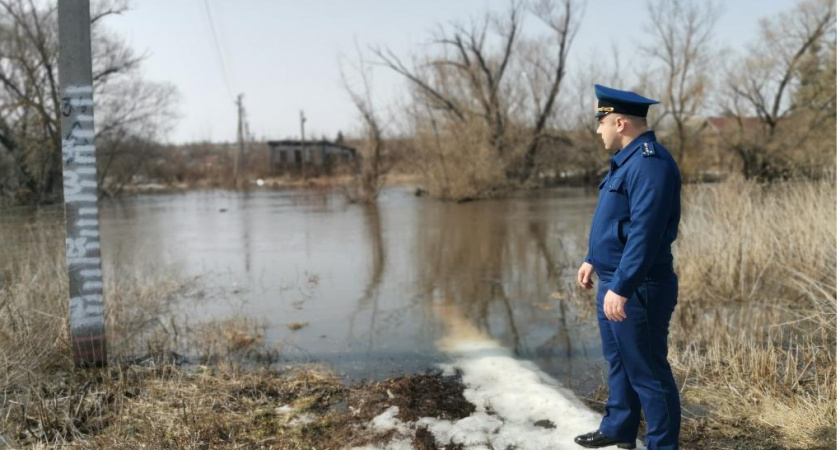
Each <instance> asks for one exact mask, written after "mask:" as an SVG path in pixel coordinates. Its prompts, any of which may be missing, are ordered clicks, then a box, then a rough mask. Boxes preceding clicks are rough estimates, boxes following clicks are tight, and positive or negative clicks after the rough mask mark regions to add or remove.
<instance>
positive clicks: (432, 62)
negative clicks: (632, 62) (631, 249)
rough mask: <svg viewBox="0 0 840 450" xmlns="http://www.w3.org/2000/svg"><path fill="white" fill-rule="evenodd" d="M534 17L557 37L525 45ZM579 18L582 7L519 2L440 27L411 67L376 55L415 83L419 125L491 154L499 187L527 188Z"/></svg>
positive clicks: (384, 52)
mask: <svg viewBox="0 0 840 450" xmlns="http://www.w3.org/2000/svg"><path fill="white" fill-rule="evenodd" d="M527 12H531V13H532V14H533V15H534V16H535V17H536V18H537V19H538V20H539V21H540V22H541V23H542V24H543V25H544V26H546V27H547V28H548V29H549V30H550V32H551V33H550V36H549V37H545V36H543V37H542V38H541V39H540V40H539V43H537V42H536V41H534V40H533V39H531V40H529V39H526V37H525V36H524V35H523V21H524V15H525V14H526V13H527ZM579 16H580V11H579V10H578V8H577V6H576V1H575V0H563V1H561V2H559V3H558V2H554V1H550V0H540V1H536V2H532V3H525V2H523V1H515V2H512V3H511V6H510V8H509V9H508V10H507V11H506V12H505V13H504V14H494V13H487V14H485V15H484V16H483V17H482V18H481V19H477V20H472V21H471V22H469V23H468V24H463V23H453V24H450V25H448V26H443V25H441V26H440V27H439V28H438V29H437V31H436V32H435V33H434V34H433V36H432V44H433V48H434V49H435V50H434V51H433V52H430V53H429V54H426V55H423V56H421V57H419V58H417V59H415V60H414V62H413V64H412V65H411V66H409V65H408V64H407V63H406V62H405V61H403V60H402V59H400V58H399V57H398V56H397V55H396V54H394V53H393V52H392V51H390V50H388V49H383V48H376V49H374V50H373V53H374V54H375V56H376V58H377V61H378V62H379V63H380V64H382V65H384V66H386V67H388V68H390V69H391V70H393V71H394V72H396V73H398V74H400V75H402V76H403V77H404V78H405V79H406V80H408V82H409V83H410V85H411V86H412V88H413V99H414V100H415V101H417V102H420V103H421V104H422V105H423V107H421V108H414V109H413V113H412V114H413V117H414V118H415V119H425V120H427V121H429V122H431V124H432V126H431V127H430V128H431V129H432V130H434V132H435V135H436V136H437V138H436V139H438V140H440V141H444V142H446V141H455V142H458V143H459V145H464V144H468V145H473V146H486V147H487V148H488V150H489V151H490V152H492V155H486V157H485V159H489V158H495V159H496V160H498V161H500V164H501V171H500V172H501V174H502V177H503V180H497V183H499V182H516V183H522V182H525V181H527V180H529V179H530V178H531V177H532V176H533V175H534V173H535V160H536V155H537V151H538V148H539V146H540V143H541V140H542V139H544V138H545V137H546V133H545V132H546V129H547V128H548V125H549V121H550V119H551V117H552V115H553V114H554V111H555V108H556V100H557V94H558V92H559V91H560V86H561V83H562V81H563V79H564V77H565V75H566V59H567V57H568V54H569V49H570V46H571V44H572V41H573V40H574V36H575V32H576V31H577V28H578V21H579ZM548 51H550V52H553V54H546V52H548ZM418 112H420V114H418ZM416 126H418V125H415V127H416ZM475 136H479V137H480V139H478V140H476V139H475ZM474 159H475V158H474ZM474 178H476V179H478V178H482V177H481V176H480V175H478V174H476V175H475V176H474ZM489 178H491V177H484V179H485V181H486V180H487V179H489ZM492 187H493V186H490V188H491V189H492ZM479 190H480V189H479ZM478 195H481V194H480V193H479V194H478Z"/></svg>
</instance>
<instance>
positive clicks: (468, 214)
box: [415, 200, 572, 359]
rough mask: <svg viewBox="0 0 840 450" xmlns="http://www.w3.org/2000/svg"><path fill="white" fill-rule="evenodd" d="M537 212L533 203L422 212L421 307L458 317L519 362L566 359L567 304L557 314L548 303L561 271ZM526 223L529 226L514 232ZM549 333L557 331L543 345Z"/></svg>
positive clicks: (544, 219) (544, 217)
mask: <svg viewBox="0 0 840 450" xmlns="http://www.w3.org/2000/svg"><path fill="white" fill-rule="evenodd" d="M541 206H543V205H542V204H541V202H535V201H534V200H529V201H521V200H505V201H488V202H478V203H473V204H468V205H455V204H446V205H440V204H430V203H423V204H421V205H419V208H420V214H419V215H418V216H419V219H418V220H419V222H420V223H419V224H418V227H417V228H418V239H417V244H416V251H415V254H416V258H417V270H418V280H419V284H420V285H419V290H420V291H421V292H422V293H423V300H424V304H425V305H438V306H444V307H445V308H443V309H440V308H439V309H438V310H443V311H460V313H461V314H463V315H464V316H465V317H466V318H467V320H469V321H471V322H472V323H473V325H475V326H476V327H477V328H478V329H480V330H481V331H484V332H487V333H488V334H490V335H491V336H494V337H496V338H497V339H500V340H501V341H503V342H506V343H509V344H510V345H511V346H512V347H513V349H514V352H515V353H516V354H517V355H518V356H523V357H524V356H529V354H532V353H536V356H538V357H546V358H551V359H553V358H556V357H558V356H559V357H561V358H563V359H570V358H571V357H572V339H571V336H570V335H569V330H568V325H569V323H568V320H569V318H568V317H567V309H566V305H562V304H561V305H560V309H559V315H558V312H557V311H558V310H557V306H556V305H555V303H557V301H556V300H550V299H549V295H550V294H551V292H553V291H555V290H556V288H557V287H558V286H559V284H560V283H561V282H562V278H561V277H560V276H561V273H560V272H561V270H562V269H563V268H564V267H565V265H566V264H564V263H563V262H560V261H558V260H557V259H556V257H555V255H554V254H553V252H552V250H551V248H552V247H551V246H550V245H549V227H548V225H547V224H548V223H549V222H548V221H550V220H552V217H551V214H552V213H550V212H547V211H546V210H545V209H544V208H542V207H541ZM518 217H524V218H525V219H524V220H516V219H517V218H518ZM523 221H524V222H525V223H527V226H526V227H521V226H517V225H518V224H521V223H522V222H523ZM559 242H560V241H559V239H555V240H552V241H551V243H552V244H557V243H559ZM555 317H556V321H555V320H554V318H555ZM552 324H553V325H552ZM540 326H541V327H543V328H542V330H541V331H540V332H537V330H536V328H537V327H540ZM546 326H552V327H553V329H554V334H553V335H551V336H549V337H547V338H546V336H545V331H546V328H545V327H546ZM500 327H501V328H500ZM531 336H533V337H531ZM529 341H532V342H529ZM532 356H533V355H532Z"/></svg>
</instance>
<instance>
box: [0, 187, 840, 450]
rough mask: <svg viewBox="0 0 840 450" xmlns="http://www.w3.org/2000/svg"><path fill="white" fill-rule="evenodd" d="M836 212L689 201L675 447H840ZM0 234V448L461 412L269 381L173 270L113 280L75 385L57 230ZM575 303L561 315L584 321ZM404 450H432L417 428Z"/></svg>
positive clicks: (252, 333)
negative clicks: (95, 364)
mask: <svg viewBox="0 0 840 450" xmlns="http://www.w3.org/2000/svg"><path fill="white" fill-rule="evenodd" d="M835 202H836V197H835V188H834V185H833V183H828V182H823V183H790V184H785V185H781V184H780V185H758V184H753V183H746V182H740V181H730V182H726V183H721V184H716V185H707V186H700V185H697V186H688V187H686V192H685V194H684V203H685V207H684V218H683V222H682V225H681V230H680V237H679V239H678V241H677V247H676V248H675V253H676V258H677V265H678V267H677V269H678V272H679V275H680V288H681V294H680V304H679V306H678V309H677V311H676V313H675V317H674V320H673V322H672V324H673V325H672V341H671V343H672V348H671V354H670V359H671V363H672V365H673V367H674V370H675V373H676V374H677V377H678V381H679V384H680V387H681V390H682V398H683V399H684V404H685V406H686V409H685V410H684V411H683V413H684V416H685V420H684V427H683V448H685V449H698V450H699V449H704V450H705V449H727V448H741V449H753V448H779V449H782V448H793V449H803V450H804V449H815V448H834V447H835V444H836V443H835V442H834V437H835V423H836V409H835V403H836V387H835V386H836V370H835V367H836V366H835V361H836V359H835V352H836V341H835V335H836V334H835V333H836V289H835V284H836V271H835V268H836V253H835V249H836V231H835V223H836V208H835V204H836V203H835ZM7 226H10V225H4V223H3V222H0V233H4V234H5V235H13V236H15V237H14V239H16V240H19V241H23V242H27V243H28V244H27V245H25V246H23V247H22V250H21V251H20V254H19V255H16V256H15V257H14V258H9V259H10V260H11V259H13V260H14V261H15V262H14V264H13V265H11V264H10V265H8V266H4V267H0V275H2V277H1V278H2V284H1V286H2V287H0V349H2V359H0V382H2V396H1V397H0V448H2V442H3V440H5V441H7V442H9V443H10V445H11V446H12V447H14V448H17V447H24V446H33V447H38V446H41V447H44V448H46V447H53V446H57V445H62V444H65V443H69V444H75V445H80V446H83V447H85V448H143V447H145V448H166V447H170V448H283V449H310V448H319V449H333V448H346V447H352V446H364V445H377V444H379V443H384V442H389V440H390V439H391V433H392V432H391V431H383V430H379V429H376V428H372V427H371V425H370V424H371V420H372V419H373V418H374V417H376V416H378V415H380V414H381V413H383V412H384V411H386V410H387V409H388V408H389V406H393V405H398V406H399V408H400V410H399V411H400V412H399V414H400V416H401V417H400V418H401V419H402V421H404V422H408V421H414V420H416V419H417V418H419V417H441V418H446V419H450V420H451V419H458V418H462V417H466V416H467V415H469V414H470V413H471V412H472V409H471V405H470V403H469V402H467V401H466V400H464V397H463V389H464V386H463V385H462V384H461V382H460V380H459V379H458V378H457V377H443V376H425V375H417V376H411V377H404V378H398V379H391V380H386V381H384V382H381V383H373V382H371V383H363V384H359V385H353V386H348V385H345V384H343V383H342V382H341V380H339V379H337V378H336V377H335V376H333V375H331V374H329V373H328V372H326V371H325V370H323V369H321V368H316V367H294V368H286V369H279V370H278V369H276V367H277V366H276V365H275V366H274V367H275V370H269V369H268V368H267V366H268V364H267V363H272V362H276V361H277V358H278V355H279V354H280V352H282V349H281V348H277V347H275V346H268V345H266V344H265V343H264V342H263V338H262V337H263V336H264V335H265V329H264V327H265V325H264V324H263V323H260V322H257V321H253V320H250V319H247V318H244V317H233V318H229V319H225V320H215V321H214V320H207V321H200V320H196V319H195V318H191V317H189V316H185V315H182V314H181V312H182V308H181V306H183V305H184V303H185V302H201V301H202V299H203V298H208V297H212V296H215V295H223V294H224V293H217V292H208V291H206V289H205V288H204V287H202V285H203V283H202V280H201V279H190V278H185V277H183V276H181V275H179V274H178V273H177V271H173V270H167V271H165V274H164V275H161V273H164V272H161V271H156V272H152V271H149V272H146V273H145V274H144V272H143V271H140V272H137V271H136V267H123V268H120V267H117V268H114V269H113V270H115V271H117V272H119V274H120V276H118V277H115V276H111V277H106V282H107V284H106V295H107V298H108V311H107V326H108V333H109V346H110V353H111V355H112V356H113V358H114V359H113V361H112V364H111V366H110V367H109V368H107V369H103V370H77V369H75V368H74V367H73V366H72V362H71V361H70V360H69V355H70V352H69V348H68V340H69V337H68V334H67V323H66V317H67V316H68V311H67V301H66V298H65V295H66V290H67V280H66V272H65V267H64V263H63V256H62V255H60V254H56V252H55V251H54V249H55V248H56V247H57V246H58V247H60V246H62V242H63V233H62V229H61V222H60V221H59V220H56V221H55V224H54V226H51V227H46V228H45V227H44V226H43V223H40V222H39V223H33V224H31V225H26V226H23V227H21V226H20V225H19V224H16V225H15V226H14V228H13V229H12V228H4V227H7ZM128 269H131V270H128ZM575 292H576V295H569V296H568V298H575V299H577V300H569V301H581V302H586V304H588V305H590V307H591V298H590V297H588V296H586V295H580V292H577V291H575ZM189 304H193V303H189ZM184 348H189V349H192V350H193V353H194V354H195V357H194V358H193V359H192V360H191V362H190V363H185V361H184V360H183V358H181V357H180V356H179V354H181V353H182V349H184ZM242 362H246V363H248V367H250V369H248V370H245V369H244V368H243V367H244V366H243V365H242V364H240V363H242ZM264 363H265V364H264ZM603 396H604V392H603V391H601V393H600V397H599V398H600V399H601V400H603V398H604V397H603ZM596 400H597V399H596ZM591 406H593V407H594V408H596V409H600V408H602V406H603V405H602V404H601V403H598V402H597V401H595V402H591ZM411 445H412V446H413V447H414V448H418V449H426V448H437V447H436V446H437V445H438V444H435V442H434V438H432V437H431V435H430V434H429V433H428V431H423V429H422V428H419V429H418V430H417V433H416V435H413V436H412V437H411ZM449 448H458V447H457V446H450V447H449Z"/></svg>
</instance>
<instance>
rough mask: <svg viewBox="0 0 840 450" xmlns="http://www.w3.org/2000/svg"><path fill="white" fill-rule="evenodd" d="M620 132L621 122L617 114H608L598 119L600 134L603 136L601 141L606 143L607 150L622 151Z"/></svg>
mask: <svg viewBox="0 0 840 450" xmlns="http://www.w3.org/2000/svg"><path fill="white" fill-rule="evenodd" d="M618 131H619V120H618V116H616V115H615V114H607V115H606V116H603V117H601V118H600V119H598V134H600V135H601V140H603V141H604V147H606V149H607V150H611V151H616V150H621V139H620V136H619V134H618Z"/></svg>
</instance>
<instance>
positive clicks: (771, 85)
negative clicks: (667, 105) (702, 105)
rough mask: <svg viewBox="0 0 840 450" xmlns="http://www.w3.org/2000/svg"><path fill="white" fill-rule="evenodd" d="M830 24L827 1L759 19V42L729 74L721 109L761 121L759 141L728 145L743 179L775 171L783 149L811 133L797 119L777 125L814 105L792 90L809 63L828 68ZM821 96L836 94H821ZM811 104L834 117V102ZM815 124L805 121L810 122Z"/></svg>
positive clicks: (832, 8)
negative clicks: (784, 126)
mask: <svg viewBox="0 0 840 450" xmlns="http://www.w3.org/2000/svg"><path fill="white" fill-rule="evenodd" d="M836 22H837V16H836V5H835V3H834V1H833V0H805V1H803V2H801V3H800V4H798V5H797V6H796V7H795V8H794V9H793V10H792V11H790V12H785V13H783V14H780V15H778V16H776V17H774V18H772V19H768V20H763V21H762V22H761V36H760V38H761V39H760V42H759V43H756V44H755V45H752V46H751V47H750V49H749V51H748V54H747V55H745V57H744V58H742V60H741V62H740V63H739V64H738V65H737V66H736V67H735V69H734V70H733V71H732V72H731V73H730V74H729V76H728V79H729V80H730V81H729V83H728V86H727V87H728V89H729V92H730V93H731V95H730V98H731V100H730V101H729V102H728V104H726V105H725V109H726V112H727V113H728V114H730V115H733V116H736V117H744V116H745V115H753V116H755V117H757V118H758V120H759V121H760V122H761V125H762V126H761V130H762V132H761V134H760V136H758V138H759V139H756V140H753V141H747V142H745V141H743V140H739V141H737V142H736V143H735V145H733V146H732V147H731V150H732V151H733V152H734V153H735V154H736V155H737V156H738V157H739V158H740V159H741V162H742V168H743V169H742V170H743V175H744V176H745V177H748V178H752V177H764V178H772V177H775V176H778V175H780V172H783V171H784V170H783V166H784V164H785V163H784V161H782V160H783V159H785V158H786V155H785V153H784V152H786V151H788V150H790V149H795V148H796V147H797V146H798V145H800V144H801V143H802V140H803V139H805V138H807V137H808V134H809V133H810V132H811V131H812V128H811V126H801V125H802V124H801V123H799V124H797V126H791V127H788V129H787V130H786V131H785V132H784V133H780V124H782V123H784V122H785V121H787V120H788V119H791V118H793V117H794V116H796V115H797V114H799V113H802V112H806V111H808V110H809V108H810V109H811V110H812V111H813V108H814V107H815V106H816V105H815V104H814V103H813V102H812V101H811V100H812V99H813V96H812V95H806V94H805V93H804V92H807V90H806V91H802V92H803V94H802V95H797V93H799V92H800V91H801V90H802V88H803V87H805V86H806V85H807V82H808V81H809V69H811V70H810V72H813V70H814V65H815V64H816V67H817V68H821V70H832V69H831V68H830V67H827V66H830V65H831V64H835V61H836V45H837V43H836V38H835V33H836ZM834 70H836V69H834ZM811 75H812V74H811ZM811 78H813V77H812V76H811ZM826 95H828V96H834V95H836V94H829V93H825V92H824V93H823V94H821V96H822V97H823V98H824V97H825V96H826ZM818 97H819V96H818ZM817 107H818V108H821V109H822V110H824V111H828V114H824V115H823V117H828V116H834V115H836V103H834V102H829V103H827V104H823V105H822V106H817ZM835 120H836V119H835ZM819 123H820V122H819V121H817V122H815V121H811V124H812V126H813V125H818V124H819Z"/></svg>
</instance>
